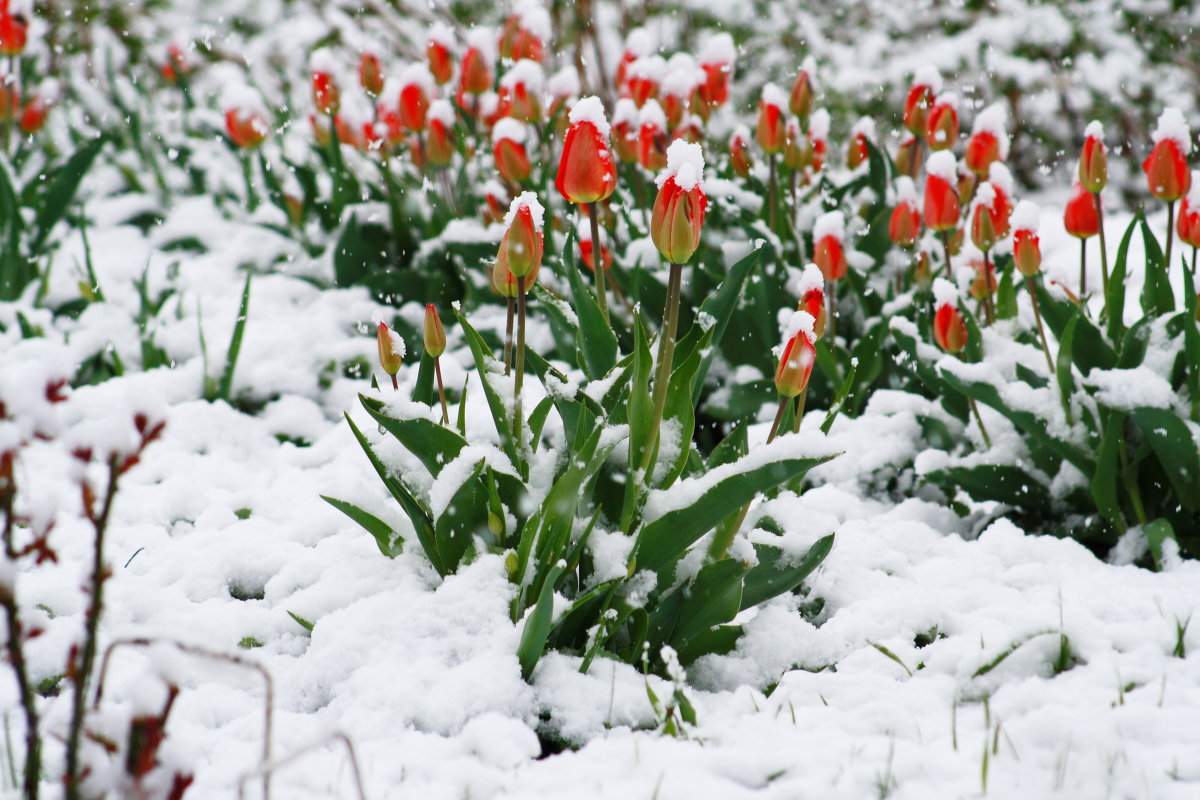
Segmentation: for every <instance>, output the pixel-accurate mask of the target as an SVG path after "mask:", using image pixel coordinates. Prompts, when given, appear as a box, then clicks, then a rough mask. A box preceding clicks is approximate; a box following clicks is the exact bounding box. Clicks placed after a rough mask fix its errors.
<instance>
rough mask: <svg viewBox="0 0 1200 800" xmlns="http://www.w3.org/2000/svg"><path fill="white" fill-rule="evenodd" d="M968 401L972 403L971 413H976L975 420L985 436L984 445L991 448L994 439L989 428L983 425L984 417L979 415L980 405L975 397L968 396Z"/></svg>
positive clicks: (980, 431)
mask: <svg viewBox="0 0 1200 800" xmlns="http://www.w3.org/2000/svg"><path fill="white" fill-rule="evenodd" d="M967 402H968V403H970V405H971V413H972V414H974V415H975V422H976V423H977V424H978V425H979V433H980V434H981V435H982V436H983V445H984V447H986V448H987V449H988V450H991V449H992V439H991V437H989V436H988V432H987V428H985V427H983V417H981V416H979V406H977V405H975V398H974V397H968V398H967Z"/></svg>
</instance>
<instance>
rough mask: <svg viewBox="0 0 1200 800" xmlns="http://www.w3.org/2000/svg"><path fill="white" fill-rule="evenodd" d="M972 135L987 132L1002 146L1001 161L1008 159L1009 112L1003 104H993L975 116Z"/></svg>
mask: <svg viewBox="0 0 1200 800" xmlns="http://www.w3.org/2000/svg"><path fill="white" fill-rule="evenodd" d="M971 132H972V133H983V132H987V133H990V134H992V135H993V136H995V137H996V141H997V143H998V144H999V146H1000V160H1001V161H1004V160H1006V159H1007V158H1008V147H1009V139H1008V112H1007V111H1006V110H1005V107H1004V104H1003V103H992V104H991V105H990V106H987V107H986V108H984V109H983V110H982V111H980V112H979V113H978V114H977V115H976V116H975V122H974V124H973V126H972V127H971Z"/></svg>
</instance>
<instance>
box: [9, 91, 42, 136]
mask: <svg viewBox="0 0 1200 800" xmlns="http://www.w3.org/2000/svg"><path fill="white" fill-rule="evenodd" d="M49 111H50V104H49V103H48V102H47V101H46V98H45V97H43V96H42V95H40V94H38V95H34V96H33V97H32V98H31V99H30V100H29V102H27V103H26V104H25V106H24V108H22V109H21V116H20V117H18V118H17V127H19V128H20V129H21V133H23V134H25V135H26V136H32V135H33V134H35V133H37V132H38V131H40V130H41V129H42V126H43V125H45V124H46V114H47V113H49Z"/></svg>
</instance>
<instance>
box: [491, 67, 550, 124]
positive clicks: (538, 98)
mask: <svg viewBox="0 0 1200 800" xmlns="http://www.w3.org/2000/svg"><path fill="white" fill-rule="evenodd" d="M545 88H546V76H545V73H544V72H543V71H542V66H541V64H538V63H537V62H536V61H531V60H529V59H525V60H523V61H518V62H517V63H516V64H514V65H513V66H512V68H511V69H510V70H509V71H508V72H506V73H504V77H503V78H501V79H500V112H501V115H502V116H509V117H515V118H516V119H519V120H521V121H522V122H526V123H530V124H533V123H535V122H537V121H538V120H540V119H541V118H542V94H543V92H544V91H545Z"/></svg>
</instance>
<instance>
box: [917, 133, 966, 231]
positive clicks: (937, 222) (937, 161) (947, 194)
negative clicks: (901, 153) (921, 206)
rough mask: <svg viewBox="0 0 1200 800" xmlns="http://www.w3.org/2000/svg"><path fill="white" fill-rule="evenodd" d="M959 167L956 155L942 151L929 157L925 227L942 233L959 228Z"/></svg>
mask: <svg viewBox="0 0 1200 800" xmlns="http://www.w3.org/2000/svg"><path fill="white" fill-rule="evenodd" d="M956 172H957V166H956V162H955V159H954V154H953V153H951V152H950V151H948V150H941V151H938V152H937V153H934V154H933V155H932V156H930V157H929V165H928V167H927V177H926V178H925V226H926V227H927V228H929V229H930V230H932V231H936V232H938V233H941V232H943V231H952V230H954V229H955V228H957V227H958V220H959V217H960V216H961V214H962V206H961V205H960V203H959V201H958V193H957V192H956V191H955V182H956V180H957V175H956Z"/></svg>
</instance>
